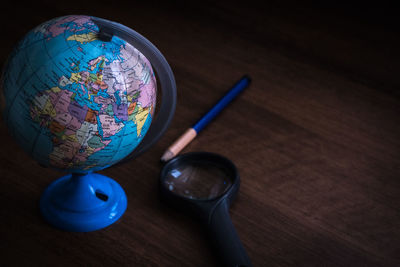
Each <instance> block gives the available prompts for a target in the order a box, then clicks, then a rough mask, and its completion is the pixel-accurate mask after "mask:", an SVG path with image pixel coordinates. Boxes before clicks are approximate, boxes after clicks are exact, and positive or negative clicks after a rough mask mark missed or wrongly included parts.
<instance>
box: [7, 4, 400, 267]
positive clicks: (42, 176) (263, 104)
mask: <svg viewBox="0 0 400 267" xmlns="http://www.w3.org/2000/svg"><path fill="white" fill-rule="evenodd" d="M293 6H294V5H293V3H291V2H290V1H286V2H285V1H284V2H283V3H282V4H281V6H277V5H272V4H264V5H263V6H261V5H259V4H257V2H254V3H252V2H248V1H244V2H242V3H240V4H239V3H234V2H218V3H214V2H203V1H202V2H197V3H192V4H188V3H186V2H184V1H175V2H173V3H169V4H167V3H164V4H156V3H154V2H142V1H141V2H135V1H130V2H117V1H76V2H69V1H68V2H67V1H59V2H56V1H42V2H39V3H37V2H32V3H31V4H29V5H27V6H26V5H24V4H22V3H20V2H18V3H11V5H10V6H8V7H6V6H4V8H2V11H1V14H2V15H1V27H2V35H1V41H0V48H1V49H0V61H1V64H4V62H5V60H6V58H7V55H8V53H9V52H10V51H11V49H12V47H13V45H14V44H15V42H16V41H17V40H18V39H19V38H21V37H22V36H23V35H24V34H25V33H26V32H27V31H28V30H29V29H31V28H33V27H34V26H36V25H38V24H39V23H42V22H44V21H46V20H48V19H51V18H53V17H56V16H61V15H67V14H87V15H94V16H98V17H102V18H106V19H110V20H114V21H117V22H120V23H122V24H124V25H126V26H128V27H131V28H133V29H135V30H136V31H138V32H139V33H141V34H143V35H144V36H146V37H147V38H148V39H149V40H150V41H151V42H153V43H154V44H155V45H156V46H157V47H158V48H159V49H160V50H161V51H162V53H163V54H164V55H165V57H166V58H167V60H168V61H169V63H170V64H171V67H172V69H173V71H174V74H175V76H176V82H177V87H178V106H177V110H176V115H175V117H174V120H173V123H172V125H171V127H170V128H169V130H168V131H167V133H166V134H165V135H164V136H163V137H162V138H161V140H160V141H159V142H158V143H157V144H156V145H155V146H153V147H152V148H151V149H150V150H148V151H147V152H146V153H144V154H143V155H142V156H141V157H139V158H137V159H134V160H132V161H130V162H128V163H125V164H123V165H119V166H115V167H111V168H109V169H106V170H104V171H102V172H101V173H102V174H105V175H108V176H110V177H113V178H114V179H115V180H116V181H117V182H118V183H120V184H121V185H122V187H123V188H124V189H125V191H126V193H127V196H128V208H127V211H126V212H125V214H124V215H123V217H122V218H121V219H120V220H119V221H118V222H117V223H115V224H113V225H112V226H110V227H108V228H105V229H103V230H99V231H95V232H90V233H69V232H63V231H60V230H57V229H54V228H53V227H51V226H49V225H48V224H47V223H46V222H45V221H44V220H43V219H42V217H41V215H40V213H39V209H38V201H39V198H40V195H41V193H42V192H43V190H44V189H45V187H46V186H47V185H48V184H49V183H50V182H52V181H53V180H54V179H56V178H57V177H60V176H61V175H62V174H61V173H59V172H56V171H53V170H51V169H46V168H42V167H40V166H38V164H37V163H36V162H34V161H33V160H32V159H31V158H29V156H27V155H26V154H25V153H24V152H23V151H22V150H21V149H20V148H19V147H18V146H17V145H16V143H15V142H14V141H13V139H12V138H11V137H10V135H9V134H8V133H7V130H6V128H5V125H4V123H2V124H0V140H1V145H2V147H1V150H0V177H1V178H0V201H1V208H0V266H219V263H218V259H217V256H216V255H214V254H213V252H212V250H211V247H210V245H209V243H208V241H207V239H206V238H205V232H204V231H203V230H202V227H201V225H200V224H199V223H198V222H195V221H194V220H192V219H191V218H189V217H187V216H185V215H184V214H181V213H180V212H178V211H175V210H174V209H172V208H170V207H168V206H167V205H165V204H164V203H162V202H161V201H160V199H159V196H158V191H157V187H158V175H159V172H160V169H161V167H162V165H161V163H160V161H159V159H160V157H161V155H162V153H163V152H164V150H165V149H166V148H167V147H168V146H169V145H170V144H171V143H172V142H173V141H174V140H175V138H177V137H178V136H179V135H180V134H181V133H183V131H184V130H185V129H186V128H187V127H189V126H190V125H192V123H194V122H195V121H196V120H197V119H198V118H199V116H200V115H201V114H203V113H204V112H205V111H206V110H207V109H208V108H210V107H211V105H212V104H213V103H214V102H215V101H216V100H218V99H219V98H220V97H221V96H222V94H223V93H224V92H225V91H226V90H227V89H228V88H229V87H230V86H231V85H232V84H233V83H234V82H235V81H236V80H237V79H239V78H240V77H241V76H242V75H243V74H248V75H250V76H251V77H252V79H253V82H252V84H251V86H250V87H249V88H248V89H247V90H246V91H245V92H243V94H242V95H241V96H240V97H239V98H238V99H236V100H235V101H234V102H233V103H232V104H231V105H230V106H229V108H227V109H226V110H224V111H223V112H222V113H221V115H220V116H219V117H218V118H217V119H216V120H215V121H214V122H213V123H212V124H211V125H209V127H207V128H206V129H205V130H204V131H203V132H201V134H200V135H199V136H198V137H197V138H196V139H195V140H194V141H193V142H192V143H191V144H190V145H189V146H188V147H187V148H186V149H185V150H184V152H189V151H209V152H215V153H219V154H222V155H224V156H226V157H228V158H230V159H231V160H232V161H233V162H234V163H235V164H236V165H237V167H238V169H239V171H240V175H241V178H242V184H241V189H240V193H239V197H238V199H237V200H236V201H235V203H234V204H233V206H232V207H231V217H232V221H233V223H234V225H235V226H236V229H237V231H238V233H239V235H240V237H241V239H242V242H243V244H244V246H245V248H246V249H247V252H248V254H249V256H250V258H251V260H252V262H253V265H254V266H400V256H399V255H400V181H399V178H400V139H399V137H400V124H399V122H400V117H399V116H400V90H399V86H400V81H399V79H398V77H399V69H400V66H399V65H400V64H399V62H400V53H399V47H400V40H399V32H398V28H397V27H395V24H393V23H394V21H395V20H397V19H396V15H395V11H394V10H392V9H390V8H388V7H386V8H385V9H379V8H368V7H364V8H361V7H359V8H358V9H356V8H349V7H347V8H339V7H337V8H330V9H323V8H316V7H314V8H295V7H293ZM360 8H361V9H360Z"/></svg>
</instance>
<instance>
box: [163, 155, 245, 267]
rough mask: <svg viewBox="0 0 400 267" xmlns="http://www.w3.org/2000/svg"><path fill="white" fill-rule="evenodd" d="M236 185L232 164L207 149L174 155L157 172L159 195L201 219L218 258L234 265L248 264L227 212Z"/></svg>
mask: <svg viewBox="0 0 400 267" xmlns="http://www.w3.org/2000/svg"><path fill="white" fill-rule="evenodd" d="M239 185H240V178H239V173H238V171H237V169H236V167H235V165H234V164H233V163H232V162H231V161H230V160H228V159H227V158H225V157H222V156H220V155H218V154H214V153H208V152H192V153H187V154H182V155H180V156H177V157H175V158H174V159H172V160H170V161H169V162H168V163H167V164H166V165H165V166H164V167H163V169H162V171H161V175H160V190H161V196H162V198H163V199H164V200H166V201H167V202H168V203H169V204H172V205H173V206H174V207H176V208H178V209H181V210H183V211H184V212H186V213H189V214H191V215H193V216H195V217H196V218H198V219H200V220H201V221H203V222H204V223H205V225H206V226H207V229H208V231H209V233H210V237H211V239H212V241H213V243H214V246H215V248H216V250H217V251H218V253H219V255H220V256H221V260H222V262H223V263H224V264H225V265H226V266H235V267H239V266H252V265H251V262H250V259H249V257H248V256H247V253H246V251H245V249H244V247H243V245H242V243H241V241H240V239H239V236H238V235H237V233H236V230H235V228H234V226H233V224H232V221H231V219H230V216H229V207H230V205H231V203H232V201H233V200H234V198H235V197H236V195H237V193H238V191H239Z"/></svg>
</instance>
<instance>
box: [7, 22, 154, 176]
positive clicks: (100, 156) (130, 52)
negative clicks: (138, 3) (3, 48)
mask: <svg viewBox="0 0 400 267" xmlns="http://www.w3.org/2000/svg"><path fill="white" fill-rule="evenodd" d="M98 32H99V29H98V27H97V26H96V24H95V23H93V22H92V20H91V18H90V17H88V16H66V17H61V18H57V19H54V20H51V21H49V22H46V23H44V24H42V25H40V26H38V27H36V28H35V29H34V30H32V31H31V32H29V33H28V34H27V35H26V36H25V38H24V39H23V40H21V41H20V43H19V44H18V46H17V48H16V49H15V51H14V52H13V53H12V55H11V56H10V58H9V61H8V65H7V68H6V70H7V71H6V72H5V73H4V76H3V78H4V80H3V89H4V90H3V91H4V101H3V102H5V108H4V110H5V112H4V113H5V119H6V123H7V124H8V127H9V129H10V131H11V133H12V134H13V135H15V136H16V137H17V138H16V140H18V141H19V143H20V145H21V146H22V147H23V148H24V149H25V150H26V151H27V152H28V153H29V154H30V155H31V156H32V157H33V158H35V159H36V160H38V161H39V162H40V163H41V164H44V165H48V166H52V167H55V168H57V169H63V170H68V171H71V172H79V171H96V170H100V169H103V168H105V167H107V166H109V165H112V164H114V163H116V162H118V161H120V160H121V159H123V158H124V157H126V156H127V155H128V154H130V153H131V152H132V151H133V150H134V149H135V148H136V147H137V145H138V144H139V143H140V141H141V140H142V139H143V137H144V135H145V134H146V132H147V130H148V128H149V126H150V123H151V120H152V115H153V112H154V107H155V101H156V80H155V75H154V72H153V69H152V67H151V64H150V63H149V61H148V60H147V59H146V57H145V56H144V55H143V54H142V53H141V52H140V51H138V50H137V49H136V48H135V47H133V46H132V45H131V44H129V43H127V42H125V41H124V40H122V39H120V38H118V37H116V36H114V37H113V38H112V39H111V40H110V41H103V40H100V39H99V38H98Z"/></svg>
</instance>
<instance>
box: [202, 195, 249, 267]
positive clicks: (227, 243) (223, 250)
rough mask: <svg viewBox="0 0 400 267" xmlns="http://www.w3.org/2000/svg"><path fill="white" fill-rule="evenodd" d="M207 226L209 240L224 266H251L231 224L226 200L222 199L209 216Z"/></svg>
mask: <svg viewBox="0 0 400 267" xmlns="http://www.w3.org/2000/svg"><path fill="white" fill-rule="evenodd" d="M208 226H209V228H210V231H211V233H210V234H211V239H212V241H213V242H214V245H215V247H216V249H217V251H218V253H219V255H220V256H221V261H222V262H223V264H224V265H225V266H229V267H245V266H246V267H249V266H252V265H251V262H250V259H249V257H248V256H247V253H246V250H245V249H244V247H243V245H242V242H241V241H240V239H239V236H238V234H237V232H236V230H235V227H234V226H233V224H232V221H231V218H230V216H229V206H228V201H227V199H226V198H224V199H222V200H221V201H220V202H219V204H218V205H217V206H216V207H215V209H214V210H213V212H212V213H211V214H210V218H209V221H208Z"/></svg>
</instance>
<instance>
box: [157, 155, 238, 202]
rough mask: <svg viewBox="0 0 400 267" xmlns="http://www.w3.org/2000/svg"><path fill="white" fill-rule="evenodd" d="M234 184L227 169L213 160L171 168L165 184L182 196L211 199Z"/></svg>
mask: <svg viewBox="0 0 400 267" xmlns="http://www.w3.org/2000/svg"><path fill="white" fill-rule="evenodd" d="M231 185H232V179H231V178H230V175H229V173H228V171H227V170H225V169H224V168H223V167H222V166H219V165H216V164H213V163H212V162H204V161H192V162H187V163H185V164H180V165H178V166H176V167H174V168H171V169H170V170H169V171H168V173H167V175H166V177H165V179H164V186H165V187H166V188H167V189H168V190H169V191H171V192H173V193H175V194H177V195H180V196H182V197H186V198H190V199H196V200H209V199H213V198H216V197H219V196H221V195H222V194H224V193H225V192H226V191H227V190H228V189H229V187H230V186H231Z"/></svg>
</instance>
